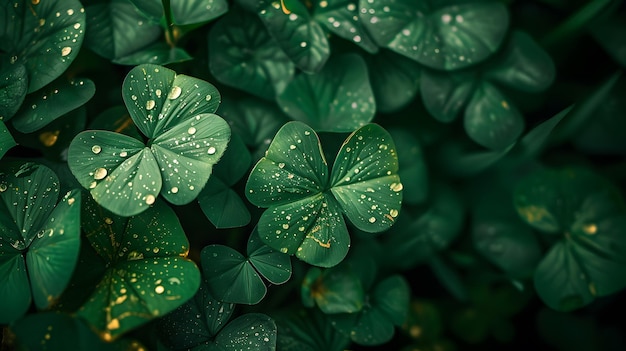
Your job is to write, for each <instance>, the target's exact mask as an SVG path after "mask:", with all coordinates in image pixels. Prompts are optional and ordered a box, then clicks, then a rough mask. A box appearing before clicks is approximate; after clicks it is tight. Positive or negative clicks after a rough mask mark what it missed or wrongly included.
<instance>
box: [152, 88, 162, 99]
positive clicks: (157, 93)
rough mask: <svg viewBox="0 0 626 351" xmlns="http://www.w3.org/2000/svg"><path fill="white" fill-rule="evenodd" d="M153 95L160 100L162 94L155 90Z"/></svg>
mask: <svg viewBox="0 0 626 351" xmlns="http://www.w3.org/2000/svg"><path fill="white" fill-rule="evenodd" d="M154 93H155V94H156V96H157V97H158V98H160V97H161V93H162V92H161V89H157V90H155V91H154Z"/></svg>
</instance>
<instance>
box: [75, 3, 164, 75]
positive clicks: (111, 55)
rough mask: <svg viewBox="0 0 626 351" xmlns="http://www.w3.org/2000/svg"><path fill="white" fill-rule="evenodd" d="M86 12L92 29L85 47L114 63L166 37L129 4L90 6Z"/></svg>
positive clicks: (88, 33) (88, 32)
mask: <svg viewBox="0 0 626 351" xmlns="http://www.w3.org/2000/svg"><path fill="white" fill-rule="evenodd" d="M86 12H87V18H88V21H89V23H90V25H91V28H90V29H89V31H87V35H86V39H85V45H86V46H87V47H88V48H90V49H91V50H93V51H94V52H95V53H96V54H98V55H100V56H102V57H105V58H108V59H111V60H120V59H123V58H125V57H128V56H130V55H132V54H136V53H138V52H141V50H142V49H144V48H146V47H147V46H148V45H150V44H152V43H154V42H155V41H156V40H157V38H158V37H159V36H160V35H161V33H162V30H161V28H160V27H159V26H158V25H156V24H153V23H150V22H149V21H148V20H147V19H146V18H145V17H144V16H143V15H142V14H141V13H139V11H138V10H137V9H136V8H135V7H134V6H133V4H132V3H130V2H129V1H127V0H112V1H111V2H108V3H102V4H94V5H90V6H88V7H87V9H86ZM137 63H140V62H137ZM161 63H165V62H161Z"/></svg>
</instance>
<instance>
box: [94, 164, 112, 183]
mask: <svg viewBox="0 0 626 351" xmlns="http://www.w3.org/2000/svg"><path fill="white" fill-rule="evenodd" d="M107 173H108V172H107V170H106V168H102V167H101V168H98V169H96V172H95V173H94V174H93V179H95V180H100V179H104V177H106V176H107Z"/></svg>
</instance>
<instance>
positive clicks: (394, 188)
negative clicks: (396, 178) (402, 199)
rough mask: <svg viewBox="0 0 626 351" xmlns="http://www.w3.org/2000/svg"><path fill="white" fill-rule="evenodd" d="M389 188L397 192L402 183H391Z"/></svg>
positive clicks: (401, 187)
mask: <svg viewBox="0 0 626 351" xmlns="http://www.w3.org/2000/svg"><path fill="white" fill-rule="evenodd" d="M389 188H390V189H391V190H393V191H395V192H398V191H401V190H402V189H403V188H404V187H403V186H402V183H391V185H390V186H389Z"/></svg>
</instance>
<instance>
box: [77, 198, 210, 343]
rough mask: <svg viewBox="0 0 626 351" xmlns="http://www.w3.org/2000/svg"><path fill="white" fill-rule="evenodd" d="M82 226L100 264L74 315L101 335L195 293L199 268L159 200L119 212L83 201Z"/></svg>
mask: <svg viewBox="0 0 626 351" xmlns="http://www.w3.org/2000/svg"><path fill="white" fill-rule="evenodd" d="M83 228H84V230H85V233H86V237H87V240H89V242H90V243H91V246H92V247H93V248H94V249H95V251H96V252H97V253H98V255H99V256H100V257H101V258H102V260H103V262H104V264H105V267H106V270H105V271H104V276H103V277H102V278H101V280H100V282H99V283H98V284H97V286H96V290H95V291H94V292H93V294H92V295H91V296H90V298H89V299H88V300H87V302H85V304H83V305H82V307H81V308H80V309H79V311H78V312H77V315H79V316H80V317H82V318H84V319H85V320H86V321H87V322H88V323H89V324H90V325H91V327H92V328H94V329H95V330H96V331H97V332H98V334H99V335H100V337H101V338H103V339H104V340H106V341H110V340H112V339H115V338H117V337H119V336H120V335H122V334H124V333H125V332H127V331H129V330H132V329H134V328H136V327H139V326H141V325H143V324H145V323H147V322H149V321H150V320H152V319H154V318H157V317H160V316H163V315H165V314H167V313H168V312H170V311H172V310H174V309H176V308H177V307H179V306H180V305H182V304H183V303H185V302H186V301H187V300H189V299H190V298H192V297H193V296H194V294H195V293H196V291H197V289H198V286H199V284H200V271H199V270H198V268H197V266H196V265H195V263H193V262H192V261H190V260H188V259H186V258H185V256H186V255H187V252H188V250H189V243H188V241H187V238H186V237H185V233H184V232H183V229H182V227H181V225H180V222H179V221H178V218H177V217H176V214H175V213H174V211H172V210H171V209H170V208H169V207H168V206H167V205H166V204H165V203H164V202H161V201H159V202H157V203H156V204H155V205H154V207H152V208H150V209H148V210H147V211H145V212H142V213H141V214H139V215H137V216H134V217H121V216H117V215H115V214H113V213H111V212H109V211H107V210H105V209H103V208H102V207H100V206H98V205H97V204H96V203H95V201H87V202H86V204H85V208H84V209H83Z"/></svg>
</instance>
